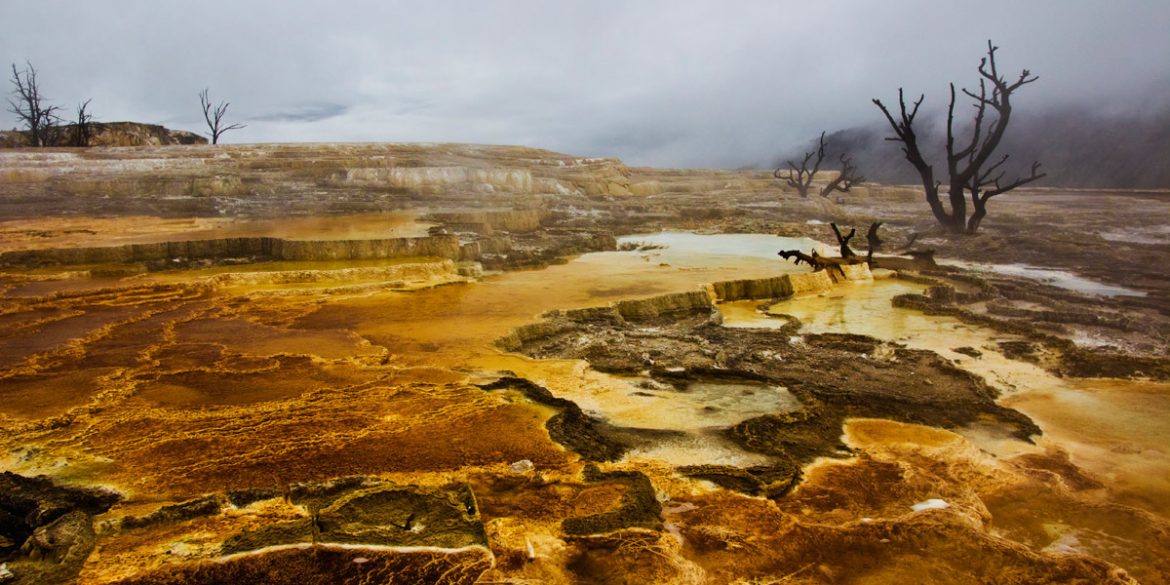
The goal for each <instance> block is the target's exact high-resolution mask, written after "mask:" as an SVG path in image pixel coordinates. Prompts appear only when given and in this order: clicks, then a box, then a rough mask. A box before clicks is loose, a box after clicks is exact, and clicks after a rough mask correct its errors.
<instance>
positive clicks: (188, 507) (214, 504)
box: [121, 494, 228, 529]
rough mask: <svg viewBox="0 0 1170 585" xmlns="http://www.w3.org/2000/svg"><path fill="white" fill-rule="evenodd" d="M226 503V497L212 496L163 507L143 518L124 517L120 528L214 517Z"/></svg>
mask: <svg viewBox="0 0 1170 585" xmlns="http://www.w3.org/2000/svg"><path fill="white" fill-rule="evenodd" d="M227 501H228V499H227V498H226V497H224V496H222V495H219V494H213V495H210V496H205V497H202V498H197V499H194V500H189V501H186V502H182V503H179V504H172V505H170V506H163V507H162V508H159V509H158V510H155V511H154V512H151V513H150V514H147V515H145V516H126V517H124V518H122V521H121V527H122V528H124V529H134V528H143V527H146V526H155V525H158V524H173V523H175V522H181V521H183V520H190V519H192V518H199V517H202V516H214V515H216V514H219V513H220V511H221V510H223V507H224V505H225V504H227Z"/></svg>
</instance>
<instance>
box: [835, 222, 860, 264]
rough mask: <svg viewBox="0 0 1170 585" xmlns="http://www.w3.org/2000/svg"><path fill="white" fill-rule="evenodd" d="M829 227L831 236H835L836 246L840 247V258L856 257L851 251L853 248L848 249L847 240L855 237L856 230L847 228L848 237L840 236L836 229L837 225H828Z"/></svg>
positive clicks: (839, 231) (838, 230)
mask: <svg viewBox="0 0 1170 585" xmlns="http://www.w3.org/2000/svg"><path fill="white" fill-rule="evenodd" d="M829 227H831V228H833V235H834V236H837V245H838V246H840V250H841V257H842V258H852V257H854V256H856V255H857V254H856V253H855V252H854V251H853V248H850V247H849V240H852V239H853V236H855V235H857V228H849V235H847V236H842V235H841V230H840V229H838V228H837V224H835V223H830V224H829Z"/></svg>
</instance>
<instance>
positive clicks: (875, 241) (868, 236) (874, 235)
mask: <svg viewBox="0 0 1170 585" xmlns="http://www.w3.org/2000/svg"><path fill="white" fill-rule="evenodd" d="M880 227H882V222H880V221H875V222H873V223H871V224H869V231H868V232H865V241H866V242H867V244H868V246H869V249H868V250H867V251H866V253H865V261H866V262H869V263H870V265H871V266H872V265H873V253H874V252H877V251H878V248H881V247H882V239H881V238H879V237H878V228H880Z"/></svg>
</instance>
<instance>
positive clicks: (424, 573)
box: [118, 545, 492, 585]
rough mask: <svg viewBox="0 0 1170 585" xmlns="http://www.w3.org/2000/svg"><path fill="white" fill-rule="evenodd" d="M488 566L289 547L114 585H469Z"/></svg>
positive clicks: (463, 556) (455, 556) (458, 555)
mask: <svg viewBox="0 0 1170 585" xmlns="http://www.w3.org/2000/svg"><path fill="white" fill-rule="evenodd" d="M491 564H492V558H491V553H490V552H488V550H487V549H486V548H483V547H471V548H467V549H459V550H452V551H437V550H404V551H399V550H385V549H370V548H360V547H357V548H348V547H347V548H341V547H336V546H328V545H317V546H310V545H306V546H304V547H292V548H285V549H276V550H269V551H264V552H262V553H255V554H244V555H239V556H234V557H231V558H229V559H225V560H221V561H219V562H214V563H192V564H185V565H180V566H177V567H171V568H166V569H161V570H156V571H152V572H149V573H146V574H143V575H138V576H135V577H132V578H129V579H125V580H122V581H119V582H118V583H119V585H221V584H229V583H230V584H236V583H264V584H265V585H347V584H354V585H358V584H367V583H433V584H436V585H470V584H471V583H474V582H476V580H477V579H478V578H479V577H480V575H482V574H483V572H484V571H486V570H487V569H488V568H489V567H490V566H491Z"/></svg>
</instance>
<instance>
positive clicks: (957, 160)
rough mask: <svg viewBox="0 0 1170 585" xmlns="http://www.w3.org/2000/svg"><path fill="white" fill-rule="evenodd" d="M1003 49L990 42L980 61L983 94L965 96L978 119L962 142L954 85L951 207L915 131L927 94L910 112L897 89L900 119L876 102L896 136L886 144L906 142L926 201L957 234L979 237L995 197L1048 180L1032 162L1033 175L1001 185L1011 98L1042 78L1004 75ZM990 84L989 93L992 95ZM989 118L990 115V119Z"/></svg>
mask: <svg viewBox="0 0 1170 585" xmlns="http://www.w3.org/2000/svg"><path fill="white" fill-rule="evenodd" d="M998 49H999V47H996V46H994V45H992V43H991V41H987V56H985V57H983V58H982V59H981V60H980V61H979V76H980V79H979V91H978V93H976V92H974V91H970V90H967V89H963V90H962V92H963V94H964V95H966V96H967V97H969V98H971V100H972V101H973V102H974V103H973V104H972V105H973V106H974V108H975V119H974V121H973V124H972V126H971V129H970V133H971V134H970V136H969V137H968V139H967V140H965V141H962V143H961V144H959V145H956V140H955V84H953V83H952V84H950V86H951V101H950V106H949V107H948V108H947V143H946V158H947V178H948V183H947V188H948V195H949V197H948V200H949V201H948V202H949V204H950V209H949V210H948V209H947V206H946V205H944V204H943V202H942V200H940V198H939V188H940V187H941V186H942V184H943V183H942V181H940V180H936V179H935V175H934V167H933V166H931V165H930V164H929V163H927V162H926V159H925V158H924V157H923V156H922V151H921V150H920V148H919V144H918V136H917V134H916V133H915V131H914V118H915V116H917V115H918V108H919V106H921V105H922V101H923V99H925V95H922V96H919V98H918V100H917V101H915V102H914V104H913V107H912V108H909V109H908V108H907V106H906V100H905V98H904V96H903V93H902V89H901V88H899V89H898V105H899V109H900V116H899V118H897V119H896V118H894V116H893V115H892V114H891V113H890V111H889V109H888V108H886V106H885V105H884V104H883V103H882V102H881V100H877V99H875V100H873V103H874V104H875V105H877V107H878V108H880V109H881V111H882V113H883V114H885V116H886V121H887V122H889V123H890V127H891V128H892V129H893V130H894V134H895V136H891V137H889V138H887V139H886V140H890V141H893V142H901V143H902V153H903V154H904V155H905V157H906V160H907V161H909V162H910V164H911V165H913V166H914V168H915V170H917V171H918V174H919V176H921V178H922V187H923V189H924V190H925V192H926V202H927V204H929V205H930V210H931V212H933V213H934V217H935V219H936V220H938V222H939V223H940V224H941V225H943V226H944V227H946V228H947V229H949V230H950V231H951V232H953V233H967V234H974V233H975V232H976V231H978V230H979V225H980V223H982V221H983V218H984V217H985V216H986V215H987V201H988V200H989V199H991V198H992V197H994V196H996V195H1000V194H1002V193H1006V192H1008V191H1011V190H1012V189H1015V188H1017V187H1020V186H1023V185H1026V184H1028V183H1031V182H1033V181H1036V180H1039V179H1041V178H1043V177H1045V176H1046V174H1045V173H1038V172H1037V171H1038V170H1039V169H1040V163H1039V162H1034V163H1032V169H1031V172H1030V173H1029V174H1028V176H1025V177H1017V178H1015V179H1012V180H1011V181H1008V182H1006V183H1005V182H1002V181H1003V177H1004V171H1003V170H1001V167H1002V166H1003V164H1004V163H1006V162H1007V160H1008V155H1003V156H1002V157H1000V158H999V159H997V160H995V161H994V162H991V161H992V156H993V154H994V153H995V149H996V148H997V147H998V146H999V143H1000V141H1001V140H1002V139H1003V135H1004V132H1005V131H1006V130H1007V126H1008V122H1009V121H1010V120H1011V115H1012V103H1011V97H1012V94H1013V93H1015V91H1016V90H1018V89H1020V88H1021V87H1023V86H1025V85H1027V84H1029V83H1032V82H1033V81H1036V80H1037V79H1039V77H1038V76H1035V75H1032V73H1031V72H1030V71H1028V70H1027V69H1024V70H1023V71H1022V72H1021V73H1020V75H1019V77H1018V78H1017V79H1015V80H1014V81H1010V82H1009V81H1008V80H1007V78H1005V77H1004V76H1002V75H1000V73H999V69H998V68H997V66H996V63H995V52H996V51H997V50H998ZM989 86H990V92H989V91H988V89H989ZM989 114H991V117H990V118H989ZM968 197H970V200H971V208H972V213H971V216H970V217H967V198H968Z"/></svg>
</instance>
